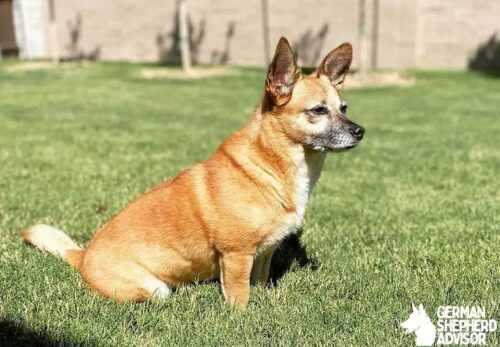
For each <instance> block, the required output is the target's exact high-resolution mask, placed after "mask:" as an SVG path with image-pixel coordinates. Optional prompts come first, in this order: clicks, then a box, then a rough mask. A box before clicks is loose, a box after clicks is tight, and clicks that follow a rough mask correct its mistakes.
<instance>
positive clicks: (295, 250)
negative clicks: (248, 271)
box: [270, 229, 318, 285]
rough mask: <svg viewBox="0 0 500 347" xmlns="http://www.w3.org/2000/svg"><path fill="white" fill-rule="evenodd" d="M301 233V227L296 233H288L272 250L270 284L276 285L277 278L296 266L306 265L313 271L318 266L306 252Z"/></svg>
mask: <svg viewBox="0 0 500 347" xmlns="http://www.w3.org/2000/svg"><path fill="white" fill-rule="evenodd" d="M301 235H302V229H301V230H299V232H298V233H296V234H291V235H289V236H288V237H287V238H286V239H284V240H283V242H282V243H281V245H280V247H279V248H278V249H277V250H276V251H275V252H274V255H273V259H272V261H271V273H270V283H271V285H276V284H277V283H278V281H279V280H281V279H282V278H283V277H284V276H285V275H286V274H287V273H288V272H290V271H293V269H294V268H296V267H298V268H304V267H308V268H310V269H311V270H313V271H314V270H316V269H317V268H318V262H317V260H316V259H315V258H312V257H310V256H309V254H307V250H306V247H305V246H304V245H303V244H302V242H301V241H300V237H301Z"/></svg>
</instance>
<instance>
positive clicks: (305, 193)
mask: <svg viewBox="0 0 500 347" xmlns="http://www.w3.org/2000/svg"><path fill="white" fill-rule="evenodd" d="M325 156H326V154H325V153H321V152H315V153H311V154H308V155H306V156H305V158H304V156H302V158H301V160H299V161H298V163H297V167H298V170H297V176H296V179H295V216H293V217H294V218H290V219H288V221H287V222H285V223H284V225H282V226H281V227H280V228H279V229H278V230H277V231H276V232H275V233H273V234H271V235H270V236H269V237H268V238H267V240H266V241H265V242H264V244H263V245H262V246H261V247H260V248H259V249H258V250H257V253H256V256H257V255H259V254H261V253H265V252H267V250H268V249H269V248H270V247H272V246H273V245H274V246H276V245H278V244H279V243H280V242H281V241H282V240H283V239H284V238H285V237H287V236H288V235H290V234H292V233H294V232H296V231H297V230H298V229H299V228H300V227H301V226H302V222H303V220H304V215H305V213H306V207H307V204H308V202H309V198H310V196H311V193H312V190H313V188H314V186H315V184H316V182H317V181H318V179H319V176H320V174H321V170H322V169H323V163H324V162H325ZM290 217H292V216H290Z"/></svg>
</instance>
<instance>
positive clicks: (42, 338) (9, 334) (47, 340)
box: [0, 321, 93, 347]
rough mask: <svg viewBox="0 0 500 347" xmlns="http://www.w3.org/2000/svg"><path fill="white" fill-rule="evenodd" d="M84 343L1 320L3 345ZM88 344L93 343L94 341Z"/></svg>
mask: <svg viewBox="0 0 500 347" xmlns="http://www.w3.org/2000/svg"><path fill="white" fill-rule="evenodd" d="M84 345H85V344H84V343H82V342H78V341H68V340H65V339H61V338H54V337H51V336H50V335H48V334H45V333H42V332H38V331H33V330H30V329H28V328H26V327H25V326H23V325H22V324H20V323H17V322H12V321H0V346H2V347H11V346H12V347H31V346H33V347H53V346H84ZM88 345H93V343H90V344H88Z"/></svg>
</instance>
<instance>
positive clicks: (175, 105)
mask: <svg viewBox="0 0 500 347" xmlns="http://www.w3.org/2000/svg"><path fill="white" fill-rule="evenodd" d="M4 67H5V65H4V66H3V67H2V66H1V65H0V345H2V346H4V345H21V344H23V343H24V344H29V343H33V344H35V345H43V344H45V345H53V344H56V345H57V344H60V345H99V346H157V345H164V346H169V345H192V346H198V345H223V346H235V345H238V346H239V345H249V346H263V345H304V346H310V345H324V346H327V345H337V346H401V345H405V346H412V345H413V344H414V335H412V336H405V335H404V332H403V329H401V328H400V327H399V323H401V322H402V321H403V320H405V319H406V318H407V317H408V315H409V313H410V309H411V308H410V307H411V302H415V303H417V304H419V303H423V304H424V306H425V308H426V309H427V312H428V313H429V315H430V317H431V319H433V320H434V321H435V319H436V315H435V312H436V309H437V307H438V306H440V305H481V306H485V307H486V310H487V314H488V316H489V317H490V318H496V319H498V318H499V316H500V315H499V311H500V307H499V297H500V289H499V288H500V265H499V264H500V227H499V207H500V193H499V188H500V186H499V176H500V150H499V148H500V147H499V144H498V140H499V134H500V122H499V121H498V110H499V109H500V79H498V78H493V77H491V76H490V77H488V76H486V75H480V74H472V73H462V72H432V73H431V72H418V73H416V75H417V78H418V82H417V84H416V85H415V86H413V87H411V88H401V89H398V88H383V89H368V90H356V91H346V92H345V93H344V96H345V99H346V100H347V101H348V102H349V114H350V115H351V116H352V118H353V119H355V120H356V121H358V122H359V123H361V124H362V125H364V126H365V127H366V129H367V135H366V138H365V140H364V142H363V144H362V145H361V147H360V148H358V149H356V150H355V151H352V152H349V153H344V154H339V155H331V156H330V157H329V158H328V160H327V163H326V168H325V170H324V172H323V175H322V178H321V180H320V182H319V184H318V186H317V188H316V190H315V192H314V194H313V198H312V201H311V205H310V207H309V209H308V211H307V215H306V220H305V225H304V231H303V234H302V237H301V240H300V242H301V244H302V246H303V247H305V249H304V248H300V247H299V245H297V244H295V245H294V247H295V248H293V249H292V250H293V251H290V250H289V251H288V252H286V251H285V252H282V255H281V257H282V258H281V262H283V261H285V260H286V259H288V260H290V259H294V258H295V259H296V260H295V261H294V262H293V264H292V265H291V267H290V268H289V269H288V271H287V272H286V273H285V274H284V275H283V276H282V277H281V279H280V280H279V281H278V283H277V285H276V286H275V287H274V288H272V289H269V290H262V289H259V288H252V292H251V301H250V304H249V307H248V309H247V310H246V311H242V312H240V311H235V310H232V309H230V308H229V307H227V306H226V305H225V304H224V303H223V300H222V297H221V294H220V290H219V286H218V285H217V283H206V284H201V285H197V286H190V287H185V288H180V289H179V290H177V292H176V293H175V295H173V296H171V297H170V298H168V299H167V300H165V301H164V302H155V301H151V302H147V303H143V304H136V303H128V304H118V303H115V302H113V301H107V300H104V299H101V298H100V297H98V296H96V295H93V294H92V293H91V292H90V291H89V290H88V289H87V287H86V286H85V284H84V283H83V282H82V280H81V279H80V277H79V275H78V273H77V272H75V271H74V270H72V269H71V268H70V267H69V266H68V265H66V264H64V263H63V262H62V261H60V260H58V259H56V258H54V257H52V256H49V255H45V254H42V253H40V252H38V251H36V250H34V249H32V248H30V247H28V246H26V245H24V244H22V243H21V240H20V238H19V233H20V231H21V230H22V229H23V228H25V227H26V226H29V225H31V224H34V223H41V222H43V223H48V224H52V225H55V226H57V227H60V228H62V229H64V230H67V231H68V233H69V234H70V235H71V236H72V237H74V238H75V239H76V240H77V241H78V242H80V243H83V244H85V243H86V242H87V241H88V240H89V238H90V237H91V235H92V234H93V231H94V230H96V229H97V228H98V227H99V226H100V225H102V224H103V223H104V222H105V221H107V220H108V219H109V218H111V217H112V216H113V215H114V214H116V213H117V212H118V211H119V210H120V208H121V207H123V206H124V205H125V204H126V203H127V202H129V201H131V200H132V199H134V198H135V197H136V196H138V195H139V194H141V193H142V192H144V191H146V190H147V189H148V188H149V187H151V186H153V185H155V184H156V183H158V182H160V181H162V180H164V179H166V178H168V177H171V176H173V175H175V174H176V173H178V172H179V171H180V170H182V169H183V168H186V167H188V166H190V165H191V164H192V163H194V162H196V161H199V160H201V159H204V158H206V157H207V156H209V155H210V153H211V152H212V151H213V150H214V149H215V148H216V146H217V145H218V144H219V143H220V142H221V141H222V140H223V139H224V137H225V136H227V135H228V134H230V133H231V132H232V131H233V130H235V129H236V128H238V127H239V126H240V125H242V124H243V123H244V122H245V120H246V118H247V117H248V116H249V115H250V113H251V112H252V111H253V109H254V106H255V104H256V103H257V101H258V99H259V96H260V95H261V92H262V85H263V81H264V71H263V70H260V69H243V70H241V71H240V73H239V75H237V76H230V77H229V76H228V77H221V78H215V79H209V80H199V81H158V80H157V81H144V80H139V79H137V78H136V77H135V76H136V75H137V73H138V70H139V69H140V68H141V66H138V65H128V64H119V63H114V64H111V63H109V64H104V63H102V64H92V65H90V66H83V67H80V68H78V67H73V68H68V69H59V70H47V71H30V72H16V73H14V72H6V71H5V70H2V69H3V68H4ZM304 252H305V254H304ZM300 254H301V255H300ZM299 255H300V256H299ZM287 256H288V258H287ZM290 256H292V257H291V258H290ZM283 257H284V258H283ZM279 261H280V259H277V262H275V263H276V264H275V266H279V265H280V264H278V263H279ZM277 271H278V270H275V272H277ZM496 338H498V336H495V334H489V340H488V341H489V342H490V344H492V345H495V344H497V345H498V341H497V340H496ZM36 339H37V340H38V342H36V343H34V342H33V341H35V340H36Z"/></svg>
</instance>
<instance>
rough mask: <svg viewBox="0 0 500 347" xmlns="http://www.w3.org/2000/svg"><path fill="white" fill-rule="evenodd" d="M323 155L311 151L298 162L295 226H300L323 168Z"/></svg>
mask: <svg viewBox="0 0 500 347" xmlns="http://www.w3.org/2000/svg"><path fill="white" fill-rule="evenodd" d="M325 156H326V155H325V153H321V152H315V153H311V154H308V155H306V156H305V158H304V160H303V161H302V162H301V163H300V164H299V169H298V172H297V178H296V188H295V189H296V203H295V214H296V223H297V224H296V226H295V227H296V228H300V227H301V225H302V222H303V220H304V215H305V213H306V207H307V204H308V202H309V198H310V197H311V193H312V190H313V189H314V186H315V185H316V182H317V181H318V179H319V176H320V174H321V170H322V169H323V164H324V162H325Z"/></svg>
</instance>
